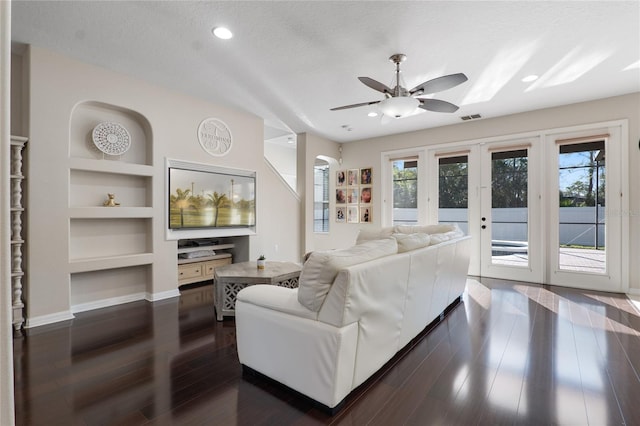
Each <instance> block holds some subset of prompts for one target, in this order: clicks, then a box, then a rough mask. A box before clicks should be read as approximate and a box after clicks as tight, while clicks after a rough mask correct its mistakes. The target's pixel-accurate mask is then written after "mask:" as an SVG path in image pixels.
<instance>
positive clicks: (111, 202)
mask: <svg viewBox="0 0 640 426" xmlns="http://www.w3.org/2000/svg"><path fill="white" fill-rule="evenodd" d="M107 196H108V197H109V198H108V199H107V201H105V202H104V203H102V205H103V206H105V207H118V206H119V205H120V203H117V202H116V194H107Z"/></svg>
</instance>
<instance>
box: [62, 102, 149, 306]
mask: <svg viewBox="0 0 640 426" xmlns="http://www.w3.org/2000/svg"><path fill="white" fill-rule="evenodd" d="M102 122H115V123H118V124H120V125H122V126H123V127H125V128H126V129H127V131H128V132H129V134H130V136H131V146H130V148H129V149H128V150H127V151H126V152H125V153H124V154H122V155H119V156H111V155H106V154H103V153H102V152H101V151H100V150H98V148H96V147H95V145H94V143H93V139H92V131H93V129H94V128H95V126H97V125H98V124H100V123H102ZM152 149H153V143H152V132H151V128H150V126H149V124H148V122H147V120H146V119H145V118H144V117H143V116H142V115H140V114H138V113H137V112H135V111H131V110H128V109H126V108H121V107H118V106H113V105H108V104H104V103H100V102H85V103H82V104H79V105H78V106H77V107H76V108H75V109H74V111H73V113H72V117H71V123H70V140H69V208H68V218H69V266H68V269H69V281H70V290H71V292H70V297H71V301H70V302H71V309H72V311H74V312H77V311H81V310H86V309H90V308H94V307H100V306H102V305H108V304H113V302H114V301H127V300H133V299H137V298H140V297H141V295H143V294H145V293H146V292H148V291H149V289H150V287H151V279H152V269H151V268H153V262H154V253H153V223H154V212H153V207H154V205H153V197H152V188H153V179H154V168H153V161H152V159H153V155H152V154H153V152H152ZM108 193H112V194H115V201H116V202H118V203H119V206H117V207H105V206H103V203H104V201H105V200H107V194H108Z"/></svg>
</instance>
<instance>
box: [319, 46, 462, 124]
mask: <svg viewBox="0 0 640 426" xmlns="http://www.w3.org/2000/svg"><path fill="white" fill-rule="evenodd" d="M406 59H407V56H406V55H404V54H402V53H396V54H395V55H391V56H390V57H389V60H390V61H391V62H393V63H394V64H396V71H395V74H396V76H395V84H396V86H395V87H394V88H393V89H392V88H390V87H389V86H387V85H385V84H382V83H380V82H379V81H376V80H374V79H372V78H369V77H358V80H360V81H361V82H362V83H364V84H365V85H366V86H368V87H370V88H372V89H373V90H377V91H378V92H382V93H384V95H385V98H384V99H383V100H381V101H371V102H362V103H359V104H352V105H345V106H340V107H335V108H331V111H338V110H342V109H348V108H357V107H361V106H367V105H375V104H378V106H379V108H380V110H381V111H382V113H383V114H384V115H386V116H389V117H393V118H401V117H405V116H407V115H409V114H411V113H413V112H415V110H416V108H422V109H424V110H427V111H433V112H456V111H457V110H458V106H457V105H454V104H452V103H450V102H447V101H442V100H440V99H432V98H425V99H422V98H421V96H426V95H428V94H431V93H436V92H441V91H443V90H447V89H451V88H452V87H455V86H457V85H459V84H462V83H464V82H465V81H467V80H468V79H467V76H466V75H464V74H462V73H458V74H450V75H445V76H442V77H437V78H434V79H431V80H427V81H425V82H424V83H422V84H419V85H417V86H416V87H414V88H413V89H411V90H407V89H405V88H404V87H403V86H402V84H401V81H400V80H401V78H400V63H401V62H404V61H405V60H406Z"/></svg>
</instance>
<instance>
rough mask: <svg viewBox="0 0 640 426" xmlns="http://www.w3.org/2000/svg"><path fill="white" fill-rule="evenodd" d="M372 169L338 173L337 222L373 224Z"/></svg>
mask: <svg viewBox="0 0 640 426" xmlns="http://www.w3.org/2000/svg"><path fill="white" fill-rule="evenodd" d="M372 179H373V172H372V169H371V167H367V168H364V169H347V170H338V171H337V172H336V222H346V223H370V222H373V217H372V215H371V214H372V212H373V209H372V202H373V200H372V199H371V196H372V192H373V187H372V185H373V180H372Z"/></svg>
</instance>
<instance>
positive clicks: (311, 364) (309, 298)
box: [236, 225, 470, 412]
mask: <svg viewBox="0 0 640 426" xmlns="http://www.w3.org/2000/svg"><path fill="white" fill-rule="evenodd" d="M358 243H359V244H356V245H355V246H353V247H350V248H348V249H342V250H332V251H325V252H314V253H312V254H311V255H310V256H309V258H308V260H307V261H306V262H305V264H304V266H303V269H302V273H301V275H300V284H299V288H297V289H289V288H284V287H277V286H268V285H256V286H251V287H247V288H245V289H243V290H241V291H240V292H239V293H238V296H237V302H236V335H237V344H238V356H239V359H240V363H241V364H242V365H243V367H244V368H245V372H254V371H255V372H258V373H261V374H263V375H265V376H268V377H270V378H272V379H274V380H276V381H278V382H280V383H282V384H284V385H286V386H288V387H289V388H291V389H293V390H295V391H297V392H300V393H302V394H303V395H306V396H307V397H309V398H311V399H313V400H315V401H316V402H317V403H320V404H321V406H324V407H325V408H328V409H329V410H330V411H333V412H335V411H336V410H337V409H338V408H339V405H340V403H341V402H342V401H343V400H344V398H345V397H346V396H347V395H348V394H349V393H350V392H351V391H352V390H354V389H355V388H356V387H358V386H359V385H360V384H362V383H363V382H364V381H366V380H367V379H368V378H369V377H370V376H371V375H372V374H374V373H375V372H376V371H378V370H379V369H380V368H381V367H382V366H383V365H384V364H385V363H386V362H387V361H389V360H390V359H391V358H392V357H393V356H394V355H395V354H396V353H397V352H398V351H399V350H401V349H402V348H403V347H404V346H405V345H407V344H408V343H409V342H410V341H411V340H412V339H413V338H414V337H416V336H417V335H418V334H419V333H420V332H421V331H422V330H424V328H425V327H426V326H427V325H429V324H430V323H431V322H433V321H434V320H435V319H437V318H438V317H439V316H440V315H441V314H442V313H443V312H444V311H445V309H446V308H447V307H448V306H450V305H453V304H455V303H456V302H457V301H458V300H459V298H460V296H461V295H462V293H463V291H464V288H465V283H466V277H467V271H468V268H469V250H470V247H469V245H470V237H466V236H464V235H462V233H461V232H460V231H459V229H458V228H457V227H455V226H452V225H431V226H425V227H394V228H385V229H383V230H382V231H376V232H375V233H368V234H365V233H361V234H360V235H359V238H358Z"/></svg>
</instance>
